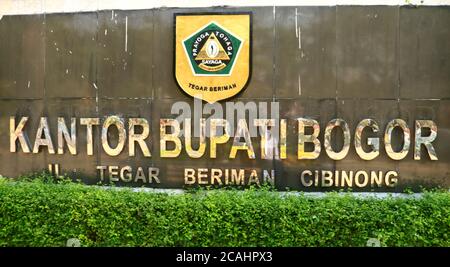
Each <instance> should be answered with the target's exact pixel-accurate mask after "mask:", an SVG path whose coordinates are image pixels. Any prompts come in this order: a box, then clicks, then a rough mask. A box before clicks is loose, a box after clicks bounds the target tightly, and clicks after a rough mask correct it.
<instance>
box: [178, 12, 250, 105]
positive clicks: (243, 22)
mask: <svg viewBox="0 0 450 267" xmlns="http://www.w3.org/2000/svg"><path fill="white" fill-rule="evenodd" d="M174 39H175V64H174V65H175V78H176V80H177V83H178V85H179V86H180V88H181V89H182V90H183V91H184V92H186V93H187V94H188V95H190V96H193V97H196V98H200V99H203V100H205V101H207V102H208V103H214V102H217V101H220V100H223V99H227V98H230V97H232V96H234V95H236V94H238V93H239V92H240V91H242V90H243V89H244V88H245V87H246V85H247V83H248V82H249V78H250V74H251V62H250V61H251V45H252V44H251V13H208V14H205V13H201V14H175V38H174Z"/></svg>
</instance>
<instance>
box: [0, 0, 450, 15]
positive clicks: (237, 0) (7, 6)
mask: <svg viewBox="0 0 450 267" xmlns="http://www.w3.org/2000/svg"><path fill="white" fill-rule="evenodd" d="M408 2H409V3H408ZM336 5H358V6H373V5H384V6H398V5H400V6H403V5H419V6H448V5H450V0H178V1H177V0H160V1H157V0H0V19H1V16H2V15H27V14H49V13H74V12H93V11H98V10H112V9H117V10H137V9H151V8H161V7H184V8H187V7H213V6H236V7H242V6H336Z"/></svg>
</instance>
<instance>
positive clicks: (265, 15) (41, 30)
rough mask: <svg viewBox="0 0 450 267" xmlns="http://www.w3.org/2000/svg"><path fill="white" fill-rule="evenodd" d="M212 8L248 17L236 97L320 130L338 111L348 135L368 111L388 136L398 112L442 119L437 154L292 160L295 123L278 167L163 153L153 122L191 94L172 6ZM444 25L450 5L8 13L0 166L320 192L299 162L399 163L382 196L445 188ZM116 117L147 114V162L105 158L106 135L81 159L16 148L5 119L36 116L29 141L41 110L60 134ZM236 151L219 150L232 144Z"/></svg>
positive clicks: (2, 51)
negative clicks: (81, 122)
mask: <svg viewBox="0 0 450 267" xmlns="http://www.w3.org/2000/svg"><path fill="white" fill-rule="evenodd" d="M205 11H207V12H221V11H251V12H253V25H252V27H253V55H252V56H253V63H252V77H251V81H250V84H249V86H248V87H247V89H246V90H245V91H244V92H243V93H241V94H239V96H238V97H235V98H233V99H231V101H244V102H246V101H255V100H256V101H269V102H270V101H273V100H275V101H278V102H279V103H280V108H281V114H280V117H281V118H287V119H290V121H289V124H290V125H289V127H290V129H294V128H295V127H296V124H295V121H294V119H295V118H297V117H301V116H308V117H311V118H315V119H317V120H318V121H319V122H320V123H321V127H322V128H324V127H325V124H326V123H327V122H328V121H329V120H331V119H333V118H338V117H339V118H343V119H344V120H346V121H347V122H348V123H349V125H350V128H351V129H352V133H353V131H354V130H353V129H354V128H355V127H356V124H357V123H358V122H359V121H360V120H362V119H365V118H373V119H375V120H376V121H377V122H378V123H379V124H380V126H381V130H382V131H383V130H384V126H385V125H386V123H387V122H388V121H389V120H391V119H394V118H402V119H404V120H405V121H406V122H407V123H408V125H409V127H410V128H411V129H414V121H415V120H417V119H429V120H433V121H435V122H436V124H437V125H438V137H437V139H436V140H435V142H434V147H435V148H436V152H437V155H438V157H439V160H438V161H431V160H430V159H429V158H428V157H427V156H426V155H425V154H423V156H422V160H420V161H414V160H413V151H412V150H413V146H411V148H410V152H409V154H408V156H407V158H405V159H404V160H401V161H393V160H391V159H389V158H388V157H387V155H386V153H384V151H381V153H380V156H379V157H378V158H377V159H375V160H373V161H370V162H365V161H363V160H361V159H359V157H358V156H357V155H356V153H355V150H354V147H353V146H352V147H351V149H350V153H349V155H348V156H347V157H346V158H345V159H344V160H341V161H333V160H330V159H329V158H328V157H327V156H326V154H325V153H322V154H321V156H320V158H319V159H318V160H315V161H298V160H297V159H296V149H297V146H296V142H297V139H296V132H295V131H292V132H290V133H288V154H289V155H288V160H283V161H281V162H274V161H271V160H269V161H267V160H266V161H263V160H249V159H246V158H245V157H239V156H238V158H237V159H235V160H229V159H228V156H227V155H225V153H218V155H220V156H219V158H217V159H209V158H207V157H204V158H202V159H199V160H193V159H190V158H188V157H187V156H186V155H185V154H183V155H182V156H180V157H179V158H176V159H161V158H160V157H159V151H158V150H159V119H160V118H167V117H171V116H170V106H171V104H173V103H174V102H176V101H180V100H182V101H188V102H192V98H189V97H187V96H186V95H185V94H183V93H182V91H181V90H180V89H179V88H178V87H177V85H176V82H175V80H174V75H173V50H174V48H173V38H174V36H173V27H174V26H173V14H174V13H175V12H205ZM125 21H127V25H125ZM449 25H450V7H449V6H433V7H431V6H426V7H425V6H423V7H409V6H298V7H295V6H283V7H239V8H237V7H236V8H233V7H212V8H196V9H187V8H154V9H143V10H101V11H95V12H79V13H69V14H60V13H55V14H36V15H4V16H3V17H2V18H1V20H0V174H2V175H4V176H17V175H19V174H23V173H28V172H30V171H38V170H41V169H45V168H47V165H48V164H49V163H59V164H61V166H62V168H63V169H64V170H65V171H67V172H68V173H69V174H72V175H74V176H76V177H83V179H85V182H87V183H96V182H97V181H98V179H97V178H96V176H97V173H96V169H95V166H97V165H118V166H125V165H131V166H134V167H136V166H157V167H158V168H160V173H161V184H159V185H155V186H156V187H180V186H182V185H183V183H184V181H183V178H182V177H180V176H181V175H182V173H183V169H184V168H185V167H192V168H228V167H230V168H231V167H233V168H236V167H242V168H253V169H270V168H275V169H276V170H277V182H276V184H277V187H278V188H280V189H284V188H285V187H290V188H296V189H302V190H312V191H316V190H322V189H317V188H313V189H308V188H301V186H300V185H299V180H298V174H299V170H302V169H311V170H315V169H318V170H319V169H326V170H358V169H367V170H396V171H398V172H399V174H400V176H401V179H399V185H398V186H397V187H396V188H395V189H386V188H382V189H377V188H375V189H374V190H375V191H377V190H378V191H379V190H381V191H389V190H394V191H399V190H402V189H403V188H404V187H406V186H413V187H415V188H417V187H418V186H419V185H423V186H430V185H441V186H444V187H448V186H449V185H450V142H449V141H450V120H449V115H450V27H449ZM126 26H127V27H126ZM125 43H127V49H125ZM111 114H119V115H122V116H123V117H125V118H128V117H145V118H148V119H149V121H150V123H151V132H152V140H151V142H149V146H150V149H151V151H152V155H153V156H152V158H150V159H149V158H145V157H143V155H142V153H140V154H138V155H137V156H136V157H129V156H128V154H127V153H122V154H121V155H119V156H118V157H110V156H107V155H105V154H104V152H103V151H102V150H101V149H100V147H101V144H100V141H99V136H100V135H99V132H98V131H95V132H94V134H95V140H94V144H95V145H96V147H95V151H94V156H87V155H86V150H85V149H79V153H78V155H76V156H73V155H70V154H68V153H66V154H64V155H50V154H48V153H46V152H41V153H39V154H25V153H23V152H21V151H19V152H16V153H11V152H9V117H10V116H14V115H15V116H17V118H19V117H20V116H30V121H29V122H28V126H27V127H28V128H27V131H29V133H28V134H29V136H30V137H31V139H32V140H31V141H32V142H31V143H33V139H34V135H35V131H36V129H37V127H38V126H37V125H38V123H39V117H41V116H47V117H49V121H50V127H51V128H52V129H53V131H52V137H53V140H57V137H56V118H57V117H58V116H65V117H67V118H69V117H77V118H80V117H104V116H107V115H111ZM172 117H173V116H172ZM78 131H82V130H81V129H79V130H78ZM80 136H83V135H80ZM78 146H79V147H80V148H85V146H86V140H85V139H84V138H79V140H78ZM229 147H230V145H227V146H224V147H223V148H220V149H223V151H229ZM382 150H383V148H382ZM255 151H259V147H258V146H255ZM289 158H290V159H289ZM328 189H330V188H328ZM331 189H333V188H331ZM356 190H358V189H356ZM363 190H365V191H367V188H366V189H363ZM371 190H372V189H371Z"/></svg>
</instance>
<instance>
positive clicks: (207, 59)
mask: <svg viewBox="0 0 450 267" xmlns="http://www.w3.org/2000/svg"><path fill="white" fill-rule="evenodd" d="M183 45H184V46H185V49H186V52H187V54H188V58H189V61H190V64H191V66H192V68H193V71H194V74H197V75H202V74H203V75H229V74H230V73H231V69H232V66H233V64H234V62H235V60H236V56H237V54H238V51H239V48H240V47H241V45H242V41H241V40H239V38H238V37H237V36H234V35H233V34H231V33H230V32H229V31H228V30H226V29H224V28H222V27H221V26H219V25H218V24H216V23H214V22H211V23H210V24H208V25H207V26H205V27H203V28H202V29H200V30H199V31H197V32H196V33H194V34H193V35H191V36H190V37H189V38H188V39H186V40H184V41H183Z"/></svg>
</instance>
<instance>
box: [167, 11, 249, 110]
mask: <svg viewBox="0 0 450 267" xmlns="http://www.w3.org/2000/svg"><path fill="white" fill-rule="evenodd" d="M221 15H248V19H249V25H248V27H249V31H248V43H249V44H248V75H247V80H246V82H245V84H244V85H243V86H242V88H241V89H240V90H239V91H237V92H235V93H231V94H226V95H225V96H224V97H219V98H217V97H214V98H213V99H211V98H210V97H205V96H204V95H203V94H191V93H189V92H187V90H186V89H184V88H183V87H182V85H181V84H180V81H179V80H178V79H177V17H180V16H221ZM252 54H253V12H251V11H236V12H182V13H174V14H173V77H174V79H175V82H176V84H177V86H178V87H179V89H180V90H181V91H182V92H183V93H184V94H185V95H187V96H189V97H194V98H198V99H201V100H204V101H206V102H208V103H210V104H212V103H215V102H219V101H222V100H225V99H229V98H232V97H236V96H238V95H239V94H241V93H242V92H243V91H244V90H245V89H246V88H247V87H248V85H249V84H250V81H251V78H252V63H253V56H252ZM235 64H237V62H236V63H235ZM203 77H205V76H203ZM209 77H211V76H209ZM218 77H220V76H218ZM216 93H218V92H216ZM213 94H214V93H211V95H213ZM205 95H206V94H205Z"/></svg>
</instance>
